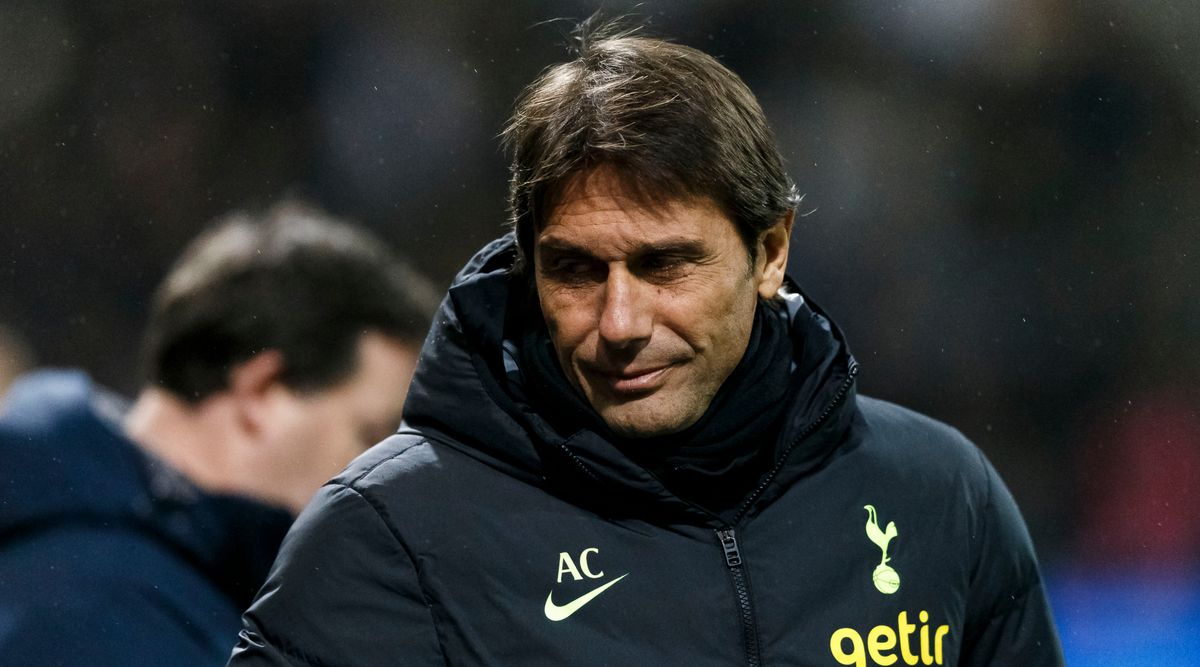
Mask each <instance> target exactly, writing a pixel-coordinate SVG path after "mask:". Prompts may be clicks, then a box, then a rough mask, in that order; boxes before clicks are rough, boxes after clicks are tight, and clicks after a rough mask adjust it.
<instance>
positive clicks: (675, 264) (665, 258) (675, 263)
mask: <svg viewBox="0 0 1200 667" xmlns="http://www.w3.org/2000/svg"><path fill="white" fill-rule="evenodd" d="M640 264H641V269H642V271H644V272H646V273H649V274H653V275H658V276H665V277H671V276H674V275H676V274H678V273H680V272H682V271H683V270H684V269H685V267H686V266H687V260H685V259H684V258H682V257H678V256H675V255H654V256H650V257H645V258H643V259H642V261H641V262H640Z"/></svg>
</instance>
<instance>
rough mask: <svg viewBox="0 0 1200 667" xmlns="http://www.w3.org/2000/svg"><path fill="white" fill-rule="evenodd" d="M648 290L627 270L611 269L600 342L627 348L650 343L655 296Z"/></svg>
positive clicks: (602, 313) (606, 290) (618, 347)
mask: <svg viewBox="0 0 1200 667" xmlns="http://www.w3.org/2000/svg"><path fill="white" fill-rule="evenodd" d="M646 289H647V286H646V285H643V284H642V283H641V281H639V280H638V279H637V278H636V277H634V276H632V275H630V274H629V272H628V271H626V270H625V269H624V267H618V268H613V269H610V270H609V272H608V277H607V280H606V281H605V284H604V305H603V310H602V312H601V313H600V339H601V340H602V341H604V343H605V344H606V345H608V346H610V347H613V348H616V349H626V348H630V347H635V346H639V345H641V344H644V343H645V342H646V341H648V340H650V334H651V332H652V331H653V329H654V309H653V303H652V294H650V293H647V291H646Z"/></svg>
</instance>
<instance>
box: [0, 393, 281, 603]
mask: <svg viewBox="0 0 1200 667" xmlns="http://www.w3.org/2000/svg"><path fill="white" fill-rule="evenodd" d="M126 407H127V405H126V402H125V401H124V400H123V399H121V398H119V397H117V396H115V395H113V394H111V393H109V392H107V391H104V390H103V389H100V388H99V387H96V386H95V385H94V384H93V383H92V382H91V380H90V379H89V378H88V376H87V375H85V374H84V373H81V372H78V371H42V372H38V373H35V374H32V375H28V376H26V377H24V378H23V379H21V380H19V381H18V382H17V383H16V384H14V385H13V386H12V388H11V389H10V390H9V393H8V394H7V395H6V396H5V401H4V404H3V406H2V409H0V548H3V545H4V544H5V543H11V542H14V541H18V540H22V539H25V538H26V537H32V536H35V535H36V534H37V533H38V532H40V531H43V530H51V529H54V528H57V527H60V526H65V525H68V524H77V525H98V526H106V527H108V526H112V527H114V528H117V529H128V530H135V531H140V532H145V533H148V534H151V535H154V536H155V537H156V538H157V539H158V540H160V541H162V542H163V543H164V544H165V545H166V546H167V547H168V548H170V549H171V550H173V551H175V552H176V553H179V554H180V555H182V556H183V557H184V558H186V559H187V560H189V561H190V562H192V563H194V564H195V565H196V566H197V567H199V568H200V569H201V570H202V571H204V572H206V574H208V575H209V577H210V578H211V579H213V580H214V581H215V582H216V584H217V585H218V587H219V588H220V589H221V590H222V591H224V592H225V593H226V594H227V595H228V596H229V597H230V598H231V599H233V600H235V601H237V602H238V603H240V604H246V603H249V601H250V600H251V599H252V597H253V595H254V593H255V591H256V589H257V587H258V585H259V584H260V583H261V582H262V581H263V580H264V579H265V578H266V574H267V570H268V569H269V567H270V565H271V562H272V561H273V560H274V557H275V553H276V551H277V549H278V547H279V543H280V542H281V541H282V539H283V536H284V534H285V533H286V532H287V528H288V527H289V525H290V524H291V520H292V517H291V515H290V514H289V513H287V512H286V511H284V510H282V509H278V508H274V507H270V506H267V505H263V504H261V503H258V502H255V501H253V500H249V499H246V498H240V497H235V496H225V495H213V494H209V493H205V492H203V491H201V490H200V489H198V488H197V487H196V486H195V485H194V484H192V483H191V482H190V481H189V480H188V479H187V478H185V477H184V476H183V475H182V474H180V473H179V472H178V471H176V470H175V469H174V468H172V467H170V466H168V465H167V464H166V463H164V462H162V461H160V460H158V459H156V458H155V457H153V456H151V455H150V454H148V453H146V452H145V451H143V450H142V449H141V448H140V447H138V446H137V445H136V444H134V443H133V442H132V441H131V440H129V439H128V438H127V437H126V436H125V435H124V433H123V431H122V429H121V426H120V423H121V419H122V415H123V413H124V411H125V409H126Z"/></svg>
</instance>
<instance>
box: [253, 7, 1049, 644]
mask: <svg viewBox="0 0 1200 667" xmlns="http://www.w3.org/2000/svg"><path fill="white" fill-rule="evenodd" d="M592 29H593V27H592V26H589V25H588V24H585V26H584V27H583V31H582V32H583V34H582V39H581V44H580V50H579V54H578V58H577V59H576V60H573V61H571V62H568V63H564V64H560V65H556V66H554V67H550V68H548V69H547V70H545V71H544V72H543V74H542V75H541V76H540V77H539V78H538V79H537V80H536V81H535V82H534V83H532V84H531V85H530V86H529V87H528V88H527V89H526V91H525V93H524V94H523V96H522V97H521V98H520V100H519V101H518V103H517V105H516V109H515V110H514V113H513V115H512V120H511V124H510V125H509V127H508V129H507V131H506V138H507V140H508V145H509V147H510V149H511V150H512V153H513V160H512V169H511V190H510V198H509V206H510V211H511V221H512V224H513V227H514V233H513V234H510V235H507V236H505V237H503V238H501V239H498V240H496V241H494V242H492V243H491V244H489V245H488V246H486V247H485V248H484V249H483V250H482V251H480V252H479V253H478V254H477V255H476V256H475V257H474V258H473V259H471V260H470V262H469V263H468V264H467V266H466V268H464V269H463V271H462V272H461V273H460V274H459V276H458V278H457V279H456V280H455V282H454V284H453V286H452V287H451V288H450V291H449V295H448V297H447V299H446V300H445V301H444V302H443V309H442V311H441V312H440V313H439V315H438V317H437V319H436V321H435V325H434V329H433V332H432V333H431V334H430V336H429V337H428V339H427V343H426V346H425V348H424V349H423V351H422V356H421V364H420V368H419V369H418V372H417V374H416V376H415V378H414V380H413V388H412V392H411V393H410V397H409V402H408V405H407V406H406V413H405V425H404V426H403V427H402V428H401V431H400V433H399V434H397V435H395V436H393V437H391V438H389V439H388V440H387V441H385V442H384V443H383V444H381V445H380V446H378V447H376V448H374V449H373V450H372V451H371V453H370V454H369V455H367V456H364V457H362V458H360V459H359V460H358V461H357V462H356V463H355V464H354V465H352V466H351V467H350V468H349V469H348V470H346V471H345V472H344V473H343V474H342V475H340V476H339V477H338V478H337V480H336V481H335V483H331V484H329V485H326V486H325V487H323V488H322V490H321V491H320V492H319V493H318V495H317V496H316V497H315V498H314V500H313V502H312V504H310V505H309V507H308V508H307V509H306V510H305V512H304V514H303V515H301V517H300V518H299V519H298V520H297V523H296V524H295V526H294V527H293V528H292V531H291V533H289V536H288V538H287V540H286V541H285V544H284V546H283V547H282V548H281V551H280V556H279V559H278V560H277V561H276V564H275V566H274V568H273V570H272V573H271V575H270V576H269V577H268V580H267V583H266V584H264V586H263V588H262V590H261V591H260V593H259V597H258V598H257V600H256V601H255V602H254V604H253V605H252V606H251V607H250V609H249V610H248V611H247V612H246V614H245V616H244V629H243V631H242V635H241V641H240V643H239V645H238V647H237V648H236V649H235V651H234V655H233V657H232V660H231V663H230V664H231V665H236V666H238V667H245V666H248V665H281V664H339V665H351V664H353V665H391V664H398V663H402V664H406V665H443V664H456V665H459V664H461V665H468V664H469V665H477V664H479V665H532V664H539V665H540V664H545V665H567V664H570V665H583V664H589V665H591V664H594V665H683V664H687V665H698V664H706V665H707V664H722V665H731V664H746V665H761V664H766V665H774V664H806V665H808V664H812V665H816V664H834V663H836V664H842V665H857V666H858V667H865V665H867V664H874V665H890V664H893V663H897V662H898V661H900V660H901V659H902V660H903V663H904V664H909V665H913V664H918V661H919V662H920V664H925V665H931V664H939V665H1029V666H1033V665H1037V666H1042V665H1060V664H1062V656H1061V650H1060V648H1059V642H1058V638H1057V635H1056V632H1055V629H1054V624H1053V621H1052V619H1051V617H1050V610H1049V605H1048V604H1047V601H1046V597H1045V591H1044V587H1043V584H1042V580H1041V576H1040V573H1039V568H1038V564H1037V560H1036V558H1035V556H1034V552H1033V547H1032V544H1031V542H1030V538H1029V535H1028V532H1027V531H1026V528H1025V524H1024V521H1023V520H1022V518H1021V516H1020V513H1019V511H1018V509H1017V506H1016V503H1015V502H1014V500H1013V498H1012V496H1011V495H1010V494H1009V493H1008V491H1007V489H1006V487H1005V485H1004V483H1003V482H1002V481H1001V480H1000V478H999V476H998V474H997V473H996V471H995V470H994V469H993V468H992V466H991V465H990V463H989V462H988V461H987V460H986V458H985V457H984V456H983V455H982V453H981V452H980V451H979V450H978V449H977V448H976V447H975V446H974V445H973V444H972V443H971V442H969V441H967V439H966V438H964V437H963V435H962V434H961V433H959V432H958V431H956V430H954V429H952V428H950V427H948V426H946V425H944V424H941V423H938V422H936V421H934V420H932V419H930V418H928V417H925V416H922V415H919V414H917V413H915V412H912V411H909V410H906V409H904V408H901V407H899V406H896V405H893V404H891V403H887V402H884V401H881V400H878V399H873V398H869V397H866V396H862V395H859V394H858V392H857V389H856V384H857V381H856V377H857V375H858V369H859V366H858V362H857V361H856V360H855V359H854V357H853V356H852V355H851V353H850V350H849V347H848V344H847V343H846V340H845V337H844V336H843V334H842V332H841V330H840V329H839V328H838V327H837V325H836V324H834V323H833V321H832V320H831V319H830V318H829V316H827V315H826V314H825V313H824V312H823V311H822V310H821V309H820V308H819V307H818V306H817V305H816V304H815V303H813V302H812V301H811V300H810V299H809V298H808V297H807V296H805V295H803V294H801V293H800V291H799V288H798V287H796V284H795V282H794V281H792V280H791V279H790V278H788V277H787V276H786V273H785V270H786V265H787V256H788V247H789V243H790V235H791V231H792V224H793V219H794V214H795V210H796V206H797V204H798V202H799V196H798V194H797V192H796V188H795V186H794V184H793V183H792V181H791V179H790V177H789V176H788V175H787V174H786V173H785V172H784V170H783V164H782V159H781V158H780V155H779V152H778V149H777V147H776V144H775V140H774V138H773V136H772V133H771V131H770V129H769V128H768V126H767V122H766V118H765V116H764V114H763V112H762V109H761V108H760V106H759V104H758V102H757V100H756V99H755V97H754V95H753V94H752V93H751V91H750V90H749V88H748V87H747V86H746V85H745V84H744V83H743V82H742V80H741V79H740V78H739V77H738V76H737V75H735V74H734V73H733V72H731V71H730V70H729V69H727V68H726V67H724V66H723V65H722V64H720V63H719V62H718V61H717V60H715V59H714V58H712V57H711V56H708V55H706V54H704V53H702V52H700V51H697V50H696V49H692V48H689V47H684V46H678V45H675V44H671V43H669V42H664V41H661V40H657V39H651V38H648V37H640V36H636V35H630V34H626V33H623V32H621V31H620V30H619V29H618V28H614V27H607V26H606V27H601V28H599V29H598V30H597V31H596V32H595V33H593V34H589V32H590V31H591V30H592ZM870 270H871V267H857V268H855V269H853V270H852V272H853V274H857V273H861V272H869V271H870ZM848 279H853V275H851V276H848ZM464 404H465V405H469V406H471V409H470V410H463V409H462V406H463V405H464ZM868 661H869V662H868Z"/></svg>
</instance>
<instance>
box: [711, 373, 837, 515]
mask: <svg viewBox="0 0 1200 667" xmlns="http://www.w3.org/2000/svg"><path fill="white" fill-rule="evenodd" d="M857 375H858V364H857V363H852V364H851V366H850V369H849V370H848V372H847V373H846V379H845V380H842V384H841V386H839V387H838V390H837V393H836V394H834V396H833V400H831V401H829V404H828V405H826V406H825V409H824V410H823V411H822V412H821V414H820V415H818V416H817V418H816V419H814V420H813V421H812V423H810V424H809V425H808V426H806V427H804V430H803V431H801V432H800V435H798V436H796V437H795V438H794V439H793V440H792V442H791V443H790V444H788V446H787V449H785V450H784V452H783V455H782V456H780V457H779V460H778V461H776V462H775V466H774V467H773V468H771V471H770V472H768V473H767V475H766V476H765V477H763V478H762V481H761V482H759V484H758V486H757V487H755V489H754V492H753V493H751V494H750V495H749V496H746V500H744V501H742V506H741V507H740V508H738V511H737V514H735V515H734V518H733V523H734V524H736V523H738V522H739V521H741V520H742V517H743V516H745V515H746V512H747V511H748V510H749V509H750V507H751V506H752V505H753V504H754V501H755V500H758V497H759V496H760V495H762V493H763V491H766V490H767V487H768V486H770V484H771V481H772V480H774V479H775V476H776V475H778V474H779V471H780V470H782V469H783V466H784V463H786V462H787V459H788V455H789V454H791V453H792V449H793V448H794V447H795V446H796V445H797V444H798V443H800V442H801V441H803V440H804V439H805V438H807V437H808V436H810V435H812V434H813V433H814V432H815V431H816V430H817V429H818V428H820V426H821V424H824V423H825V420H826V419H829V415H831V414H833V410H834V408H836V407H837V406H838V404H839V403H841V402H842V401H843V400H845V398H846V393H847V392H849V391H850V385H852V384H854V378H855V377H856V376H857Z"/></svg>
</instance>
